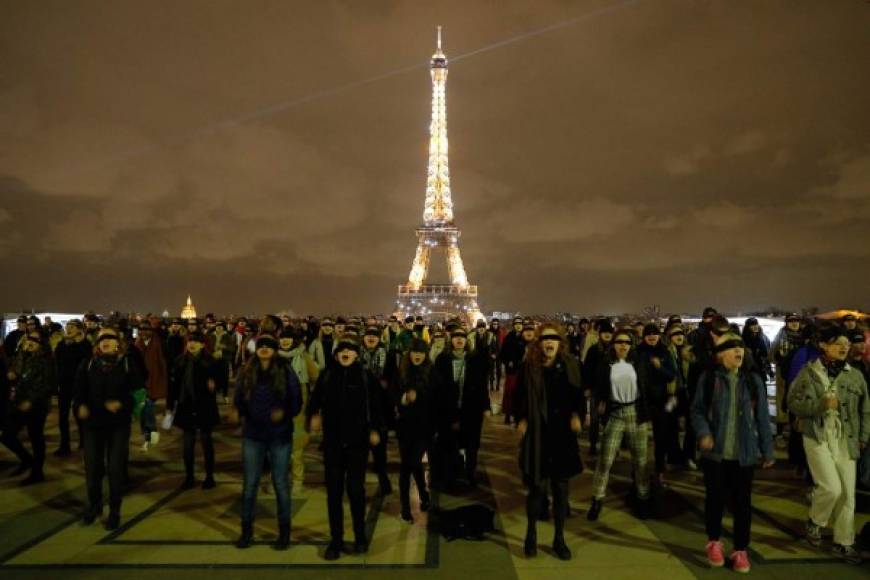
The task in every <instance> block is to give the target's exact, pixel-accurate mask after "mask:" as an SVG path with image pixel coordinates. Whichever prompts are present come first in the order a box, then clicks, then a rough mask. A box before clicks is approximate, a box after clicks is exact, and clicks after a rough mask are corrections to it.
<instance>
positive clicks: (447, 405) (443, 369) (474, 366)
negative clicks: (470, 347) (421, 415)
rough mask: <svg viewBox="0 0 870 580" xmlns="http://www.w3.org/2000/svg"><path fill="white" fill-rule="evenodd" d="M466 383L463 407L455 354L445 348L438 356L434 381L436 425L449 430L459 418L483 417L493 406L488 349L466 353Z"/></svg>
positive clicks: (440, 429) (472, 419)
mask: <svg viewBox="0 0 870 580" xmlns="http://www.w3.org/2000/svg"><path fill="white" fill-rule="evenodd" d="M465 357H466V368H465V383H464V386H463V388H462V407H461V408H460V406H459V385H458V384H457V383H456V381H454V380H453V354H452V353H451V352H450V351H444V352H442V353H441V354H440V355H438V358H437V359H436V360H435V365H434V368H433V369H432V384H433V388H434V395H435V409H436V414H437V429H438V430H439V431H446V430H449V429H451V425H453V423H455V422H457V421H460V422H462V421H475V422H476V421H481V422H482V421H483V413H484V412H485V411H489V410H490V403H489V386H488V385H489V383H488V376H487V368H488V366H487V365H488V364H489V361H488V360H487V355H486V353H482V352H480V351H478V352H470V353H467V354H466V355H465Z"/></svg>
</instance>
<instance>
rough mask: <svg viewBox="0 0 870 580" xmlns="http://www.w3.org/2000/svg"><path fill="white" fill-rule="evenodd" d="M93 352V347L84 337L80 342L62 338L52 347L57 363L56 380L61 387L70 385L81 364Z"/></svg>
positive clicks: (73, 381)
mask: <svg viewBox="0 0 870 580" xmlns="http://www.w3.org/2000/svg"><path fill="white" fill-rule="evenodd" d="M93 354H94V347H93V345H92V344H91V343H90V341H89V340H88V339H86V338H84V339H82V340H81V341H80V342H75V341H72V342H67V341H66V340H62V341H61V342H60V343H58V345H57V348H55V349H54V360H55V362H56V363H57V382H58V384H59V385H60V386H61V387H67V386H69V387H72V386H73V385H74V383H75V380H76V373H77V372H78V370H79V367H80V366H81V364H82V363H83V362H85V361H87V360H90V358H91V357H92V356H93Z"/></svg>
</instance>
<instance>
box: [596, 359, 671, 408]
mask: <svg viewBox="0 0 870 580" xmlns="http://www.w3.org/2000/svg"><path fill="white" fill-rule="evenodd" d="M653 357H658V358H659V359H660V360H661V366H660V367H659V368H656V367H655V365H653V363H652V359H653ZM635 360H636V361H637V365H635V368H636V367H637V366H638V365H643V367H644V368H643V375H644V376H645V377H646V379H647V389H648V393H649V405H650V410H651V411H653V412H663V411H664V406H665V403H667V401H668V383H670V382H671V381H673V380H674V378H675V377H676V376H677V369H676V367H675V366H674V359H673V358H672V357H671V355H670V353H669V352H668V347H666V346H665V345H664V344H662V343H661V342H659V343H658V344H657V345H655V346H649V345H648V344H646V343H645V342H641V343H640V344H639V345H638V347H637V352H636V353H635ZM608 366H609V365H608Z"/></svg>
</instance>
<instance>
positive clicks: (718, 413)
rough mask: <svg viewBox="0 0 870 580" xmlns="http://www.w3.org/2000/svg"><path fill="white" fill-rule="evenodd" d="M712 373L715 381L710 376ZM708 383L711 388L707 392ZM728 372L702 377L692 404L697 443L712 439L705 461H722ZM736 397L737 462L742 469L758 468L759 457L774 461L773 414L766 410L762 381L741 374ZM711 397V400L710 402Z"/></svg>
mask: <svg viewBox="0 0 870 580" xmlns="http://www.w3.org/2000/svg"><path fill="white" fill-rule="evenodd" d="M711 373H712V377H710V376H709V375H710V374H711ZM708 380H712V384H711V385H710V387H709V388H708V386H707V385H708V383H707V381H708ZM734 395H735V393H733V392H732V390H731V389H730V388H729V382H728V376H727V371H726V370H725V369H724V368H723V367H721V366H718V367H716V369H715V370H713V371H704V372H703V373H701V377H700V379H699V382H698V385H697V390H696V391H695V398H694V399H693V401H692V409H691V419H692V427H694V428H695V432H696V433H697V436H698V440H699V441H700V440H701V438H702V437H704V436H705V435H712V436H713V449H711V450H710V451H705V452H704V453H703V455H704V457H706V458H707V459H711V460H713V461H721V459H722V451H723V448H724V446H725V432H726V430H727V427H728V413H729V412H730V402H731V397H732V396H734ZM736 395H737V396H738V397H739V399H738V401H737V409H738V411H737V412H738V414H739V417H738V421H737V460H738V462H739V463H740V465H741V466H743V467H748V466H752V465H755V464H756V463H757V462H758V456H759V454H760V455H761V456H762V457H763V458H764V459H765V460H773V434H772V433H771V429H770V412H769V411H768V406H767V388H766V387H765V385H764V381H763V380H762V379H761V377H760V376H759V375H758V374H756V373H754V372H748V371H744V370H741V371H740V372H739V374H738V379H737V389H736ZM708 397H711V398H710V399H708Z"/></svg>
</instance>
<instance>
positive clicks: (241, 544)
mask: <svg viewBox="0 0 870 580" xmlns="http://www.w3.org/2000/svg"><path fill="white" fill-rule="evenodd" d="M253 541H254V525H253V524H244V523H243V524H242V535H241V536H239V539H238V541H237V542H236V548H239V549H244V548H250V547H251V542H253Z"/></svg>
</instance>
